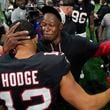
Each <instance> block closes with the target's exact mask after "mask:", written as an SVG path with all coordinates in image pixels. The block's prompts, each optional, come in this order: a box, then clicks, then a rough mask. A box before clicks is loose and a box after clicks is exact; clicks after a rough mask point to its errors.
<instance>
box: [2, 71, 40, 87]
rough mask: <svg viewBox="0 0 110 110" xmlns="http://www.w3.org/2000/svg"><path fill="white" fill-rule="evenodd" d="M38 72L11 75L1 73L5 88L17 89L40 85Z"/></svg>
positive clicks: (12, 73) (13, 73)
mask: <svg viewBox="0 0 110 110" xmlns="http://www.w3.org/2000/svg"><path fill="white" fill-rule="evenodd" d="M37 74H38V71H37V70H34V71H25V72H11V73H1V74H0V77H1V81H2V85H3V87H15V86H22V85H31V84H33V85H35V84H39V81H37Z"/></svg>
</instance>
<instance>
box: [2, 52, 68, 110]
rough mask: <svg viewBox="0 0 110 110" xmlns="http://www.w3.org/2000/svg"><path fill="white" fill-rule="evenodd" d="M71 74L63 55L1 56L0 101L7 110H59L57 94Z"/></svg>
mask: <svg viewBox="0 0 110 110" xmlns="http://www.w3.org/2000/svg"><path fill="white" fill-rule="evenodd" d="M68 71H69V64H68V63H67V61H66V60H65V56H64V54H59V53H58V52H57V53H55V52H54V53H53V52H52V53H42V52H41V53H38V54H36V55H34V56H32V57H30V58H28V59H19V60H18V59H16V58H11V57H10V56H9V55H6V56H2V57H0V102H3V104H4V105H5V107H6V110H60V108H58V105H57V104H58V101H57V98H58V97H57V95H58V93H59V84H60V80H61V78H62V76H63V75H65V74H66V73H67V72H68Z"/></svg>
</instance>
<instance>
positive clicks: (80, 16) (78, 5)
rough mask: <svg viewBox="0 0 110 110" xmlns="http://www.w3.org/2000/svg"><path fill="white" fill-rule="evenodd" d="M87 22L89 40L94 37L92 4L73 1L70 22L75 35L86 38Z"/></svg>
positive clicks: (83, 1) (83, 0) (86, 1)
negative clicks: (73, 27) (72, 23)
mask: <svg viewBox="0 0 110 110" xmlns="http://www.w3.org/2000/svg"><path fill="white" fill-rule="evenodd" d="M87 20H89V25H90V32H91V33H90V35H91V38H90V39H91V40H93V35H94V4H93V2H92V1H91V0H75V1H74V4H73V12H72V21H73V22H74V25H75V30H73V31H75V33H76V35H80V36H82V37H86V26H87V25H86V24H87Z"/></svg>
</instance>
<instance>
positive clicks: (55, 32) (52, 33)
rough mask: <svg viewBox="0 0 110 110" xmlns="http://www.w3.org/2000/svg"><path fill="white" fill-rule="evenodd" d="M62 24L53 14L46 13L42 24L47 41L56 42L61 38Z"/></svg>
mask: <svg viewBox="0 0 110 110" xmlns="http://www.w3.org/2000/svg"><path fill="white" fill-rule="evenodd" d="M60 26H61V22H60V21H59V20H58V18H57V17H56V16H55V15H54V14H51V13H46V14H45V15H44V17H43V20H42V22H41V28H42V31H43V37H44V38H45V39H46V40H49V41H54V40H56V39H57V38H58V37H59V34H60V31H61V28H60Z"/></svg>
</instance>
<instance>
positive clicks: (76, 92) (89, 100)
mask: <svg viewBox="0 0 110 110" xmlns="http://www.w3.org/2000/svg"><path fill="white" fill-rule="evenodd" d="M60 93H61V95H62V97H63V98H64V99H65V100H66V101H67V102H69V103H70V104H71V105H73V106H74V107H76V108H77V109H78V110H99V109H101V108H103V107H104V106H105V105H106V104H107V103H108V102H109V101H110V89H108V90H106V91H105V92H102V93H99V94H96V95H89V94H87V93H86V92H85V91H84V90H83V89H82V88H81V87H80V85H79V84H78V83H77V82H76V81H75V80H74V78H73V76H72V74H71V73H70V72H69V73H68V74H67V75H65V76H63V77H62V80H61V82H60Z"/></svg>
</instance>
